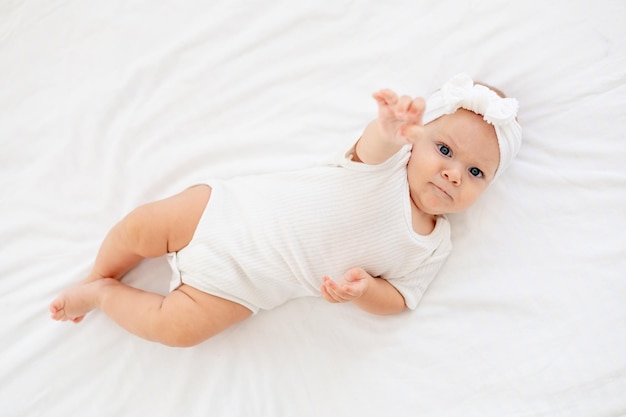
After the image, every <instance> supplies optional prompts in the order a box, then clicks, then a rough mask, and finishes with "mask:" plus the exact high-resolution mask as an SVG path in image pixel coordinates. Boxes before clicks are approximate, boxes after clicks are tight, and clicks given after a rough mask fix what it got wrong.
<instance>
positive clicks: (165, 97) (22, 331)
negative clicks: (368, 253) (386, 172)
mask: <svg viewBox="0 0 626 417" xmlns="http://www.w3.org/2000/svg"><path fill="white" fill-rule="evenodd" d="M625 19H626V3H624V2H623V1H610V0H607V1H600V2H564V1H560V2H545V1H540V0H530V1H524V2H509V1H501V2H497V1H485V2H462V1H435V0H420V1H416V0H397V1H396V0H392V1H388V2H387V1H385V2H383V1H378V0H356V1H355V0H332V1H331V0H318V1H315V2H308V1H303V2H287V1H280V0H267V1H262V2H261V1H257V2H253V1H248V2H243V1H240V0H234V1H230V0H229V1H226V0H222V1H213V2H204V1H200V0H181V1H176V2H173V1H163V0H152V1H145V0H135V1H121V0H111V1H101V2H84V1H79V0H31V1H9V2H3V3H2V4H0V80H2V87H1V88H0V210H1V211H0V214H1V215H2V222H1V223H0V238H1V242H2V247H1V248H2V249H1V250H0V279H1V280H2V285H1V287H0V288H1V289H0V295H1V298H0V300H1V302H0V317H1V320H2V325H1V326H0V341H1V342H0V345H1V348H0V358H1V359H0V410H1V411H0V414H1V415H2V416H7V417H9V416H11V417H13V416H16V417H17V416H44V415H45V416H53V417H54V416H69V415H75V416H81V417H84V416H142V417H143V416H209V415H211V416H285V417H286V416H301V417H305V416H353V415H354V416H380V415H383V416H392V415H393V416H418V415H419V416H463V417H467V416H480V417H491V416H492V417H496V416H497V417H501V416H551V417H552V416H580V417H587V416H596V417H613V416H620V415H626V395H625V393H626V303H625V302H624V301H625V300H626V232H625V230H626V140H624V134H625V133H624V132H625V131H626V110H625V108H626V29H625V28H626V26H624V21H625ZM458 72H467V73H469V74H471V75H472V76H473V77H475V78H476V79H478V80H482V81H484V82H487V83H489V84H493V85H496V86H498V87H499V88H501V89H502V90H504V91H505V92H506V93H507V94H508V95H511V96H515V97H517V98H518V99H519V101H520V104H521V110H520V114H519V120H520V123H521V124H522V125H523V127H524V144H523V146H522V149H521V152H520V154H519V157H518V159H517V160H516V161H514V163H513V164H512V166H511V167H510V169H509V170H508V171H507V172H506V173H505V174H504V175H503V176H502V177H501V178H500V179H499V180H498V182H496V183H494V185H493V186H492V187H491V188H490V189H489V190H488V192H487V193H486V194H485V195H484V196H483V197H481V199H480V200H479V202H478V203H477V204H476V205H475V206H474V207H473V208H472V209H470V210H469V211H468V212H466V213H463V214H460V215H455V216H451V222H452V227H453V244H454V251H453V254H452V256H451V257H450V259H449V260H448V262H447V263H446V265H445V266H444V268H443V270H442V271H441V272H440V274H439V276H438V277H437V278H436V280H435V281H434V283H433V284H432V286H431V287H430V289H429V290H428V292H427V294H426V296H425V297H424V299H423V300H422V302H421V304H420V306H419V307H418V309H417V310H416V311H414V312H407V313H403V314H401V315H398V316H393V317H377V316H371V315H368V314H366V313H363V312H362V311H360V310H358V309H357V308H355V307H354V306H352V305H347V304H342V305H331V304H329V303H326V302H325V301H324V300H322V299H303V300H297V301H293V302H290V303H288V304H286V305H284V306H283V307H280V308H278V309H276V310H273V311H270V312H262V313H260V314H258V315H256V316H254V317H252V318H251V319H250V320H248V321H246V322H244V323H242V324H240V325H237V326H235V327H233V328H231V329H229V330H227V331H226V332H225V333H223V334H221V335H219V336H217V337H215V338H213V339H210V340H208V341H207V342H205V343H203V344H201V345H199V346H197V347H194V348H189V349H173V348H167V347H164V346H161V345H157V344H154V343H149V342H146V341H143V340H141V339H138V338H136V337H134V336H131V335H130V334H128V333H126V332H125V331H123V330H121V329H120V328H119V327H117V326H116V325H115V324H114V323H113V322H111V321H110V320H109V319H108V318H107V317H105V316H104V315H103V314H102V313H100V312H94V313H91V314H90V315H88V316H87V318H86V319H85V321H84V322H83V323H81V324H79V325H73V324H69V323H57V322H54V321H52V320H50V319H49V317H48V311H47V310H48V304H49V302H50V301H51V300H52V299H53V298H54V297H55V296H56V294H58V293H59V292H60V291H62V290H63V289H64V288H67V287H69V286H71V285H73V284H74V283H76V282H77V281H79V280H80V279H82V278H83V277H84V276H85V274H86V273H87V272H88V271H89V268H90V266H91V263H92V261H93V258H94V255H95V253H96V251H97V249H98V246H99V244H100V242H101V240H102V238H103V237H104V235H105V233H106V232H107V231H108V229H109V228H110V227H111V226H112V225H113V224H114V223H115V222H116V221H117V220H119V219H120V218H121V217H122V216H123V215H124V214H125V213H127V212H128V211H129V210H131V209H132V208H134V207H135V206H137V205H139V204H141V203H143V202H147V201H150V200H154V199H158V198H162V197H166V196H168V195H170V194H172V193H175V192H178V191H180V190H181V189H183V188H184V187H186V186H188V185H191V184H193V183H195V182H197V181H198V180H200V179H203V178H206V177H218V176H219V177H230V176H233V175H237V174H244V173H257V172H268V171H273V170H279V169H291V168H296V167H303V166H310V165H313V164H316V163H317V162H318V161H320V160H322V159H324V158H325V157H326V156H327V155H328V154H330V153H333V152H335V151H337V150H338V149H342V148H344V147H345V146H346V145H347V144H349V143H350V142H352V141H354V140H355V139H356V138H358V136H359V134H360V133H361V131H362V129H363V127H364V126H365V125H366V124H367V123H368V122H369V120H371V119H372V118H373V117H374V116H375V114H376V104H375V102H374V100H373V99H371V93H372V92H373V91H375V90H377V89H380V88H392V89H395V90H397V91H398V92H401V93H404V94H409V95H426V94H428V93H430V92H431V91H432V90H433V89H435V88H437V87H438V86H439V85H440V84H441V82H443V81H444V80H446V79H448V78H449V77H450V76H451V75H453V74H455V73H458ZM168 274H169V272H168V268H167V265H166V261H165V259H154V260H149V261H146V262H144V263H143V264H141V265H140V267H139V268H137V269H136V270H134V271H133V272H131V273H130V274H129V275H128V276H127V277H126V280H127V282H128V283H130V284H132V285H135V286H138V287H140V288H144V289H149V290H154V291H157V292H160V293H166V291H167V283H168V282H167V281H168V276H169V275H168Z"/></svg>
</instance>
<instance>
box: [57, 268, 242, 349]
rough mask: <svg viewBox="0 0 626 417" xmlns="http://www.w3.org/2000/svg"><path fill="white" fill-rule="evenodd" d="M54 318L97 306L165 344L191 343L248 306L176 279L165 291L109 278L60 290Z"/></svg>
mask: <svg viewBox="0 0 626 417" xmlns="http://www.w3.org/2000/svg"><path fill="white" fill-rule="evenodd" d="M60 298H62V304H63V308H62V309H60V310H58V311H57V313H56V314H57V319H58V320H73V319H74V318H75V317H81V316H83V315H85V314H86V313H87V312H89V311H90V310H92V309H94V308H99V309H101V310H102V311H103V312H104V313H105V314H107V315H108V316H109V317H111V318H112V319H113V320H114V321H115V322H117V323H118V324H119V325H120V326H122V327H123V328H124V329H126V330H128V331H129V332H131V333H133V334H135V335H137V336H139V337H142V338H144V339H147V340H150V341H154V342H159V343H163V344H165V345H168V346H177V347H187V346H193V345H196V344H198V343H200V342H202V341H204V340H206V339H208V338H209V337H211V336H214V335H215V334H217V333H219V332H221V331H222V330H224V329H226V328H227V327H229V326H230V325H232V324H235V323H238V322H240V321H242V320H244V319H245V318H247V317H249V316H250V315H251V314H252V312H251V311H250V310H248V309H247V308H245V307H243V306H242V305H240V304H237V303H233V302H231V301H228V300H224V299H222V298H219V297H215V296H212V295H209V294H206V293H203V292H202V291H199V290H196V289H195V288H192V287H189V286H187V285H184V284H183V285H181V286H180V287H179V288H178V289H177V290H174V291H173V292H171V293H170V294H169V295H167V296H166V297H164V296H162V295H158V294H153V293H149V292H146V291H142V290H139V289H137V288H133V287H130V286H128V285H125V284H123V283H121V282H119V281H118V280H114V279H100V280H96V281H93V282H90V283H85V284H82V285H79V286H77V287H74V288H73V289H71V290H68V291H66V292H65V293H64V294H62V295H61V297H60Z"/></svg>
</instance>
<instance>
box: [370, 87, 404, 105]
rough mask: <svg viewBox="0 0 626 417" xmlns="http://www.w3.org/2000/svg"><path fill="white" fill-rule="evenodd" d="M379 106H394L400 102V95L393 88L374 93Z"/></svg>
mask: <svg viewBox="0 0 626 417" xmlns="http://www.w3.org/2000/svg"><path fill="white" fill-rule="evenodd" d="M372 97H374V99H375V100H376V101H377V102H378V105H379V106H393V105H395V104H396V103H397V102H398V95H397V94H396V93H394V92H393V91H391V90H386V89H385V90H380V91H377V92H375V93H374V94H372Z"/></svg>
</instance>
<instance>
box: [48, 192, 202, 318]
mask: <svg viewBox="0 0 626 417" xmlns="http://www.w3.org/2000/svg"><path fill="white" fill-rule="evenodd" d="M210 196H211V188H210V187H208V186H196V187H192V188H188V189H186V190H185V191H183V192H181V193H179V194H177V195H175V196H173V197H170V198H166V199H165V200H160V201H156V202H153V203H149V204H145V205H143V206H140V207H138V208H137V209H135V210H133V211H132V212H131V213H130V214H128V215H127V216H126V217H125V218H124V219H122V220H121V221H120V222H119V223H118V224H116V225H115V226H114V227H113V228H112V229H111V231H110V232H109V233H108V234H107V236H106V238H105V239H104V241H103V242H102V245H101V246H100V250H99V251H98V255H97V256H96V261H95V264H94V267H93V270H92V271H91V273H90V274H89V276H88V277H87V279H85V280H84V281H83V283H81V284H79V286H80V285H85V284H88V283H91V282H94V281H96V280H99V279H101V278H113V279H116V280H119V279H121V278H122V277H123V276H124V274H126V272H128V271H129V270H130V269H131V268H133V267H134V266H136V265H137V264H138V263H139V262H140V261H141V260H142V259H143V258H155V257H159V256H161V255H165V254H166V253H168V252H175V251H178V250H180V249H182V248H184V247H185V246H187V244H188V243H189V242H190V241H191V239H192V237H193V235H194V233H195V230H196V227H197V225H198V222H199V221H200V217H201V216H202V212H203V211H204V208H205V206H206V204H207V202H208V201H209V198H210ZM81 291H83V289H80V290H79V289H78V288H76V287H75V288H72V289H70V290H68V291H66V292H64V293H63V294H61V295H60V296H59V297H57V298H56V299H55V300H54V301H53V302H52V304H51V305H50V312H51V313H52V318H56V319H57V320H59V318H57V317H62V316H65V317H66V316H67V315H63V314H62V313H59V312H60V311H61V310H63V309H64V308H65V306H64V300H66V299H67V298H68V297H67V296H66V295H67V294H66V293H67V292H73V293H77V292H81ZM57 313H58V314H57ZM82 318H83V317H82V315H76V316H75V317H73V318H72V319H71V320H72V321H74V322H75V323H78V322H79V321H81V320H82Z"/></svg>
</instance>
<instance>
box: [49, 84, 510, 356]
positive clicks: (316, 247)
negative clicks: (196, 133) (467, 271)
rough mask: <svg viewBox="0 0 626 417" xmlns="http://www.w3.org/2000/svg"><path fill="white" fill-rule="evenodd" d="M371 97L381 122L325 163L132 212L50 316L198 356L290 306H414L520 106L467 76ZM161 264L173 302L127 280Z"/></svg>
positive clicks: (504, 152)
mask: <svg viewBox="0 0 626 417" xmlns="http://www.w3.org/2000/svg"><path fill="white" fill-rule="evenodd" d="M373 96H374V98H375V99H376V101H377V103H378V118H377V119H375V120H374V121H372V122H371V123H370V124H369V125H368V126H367V127H366V128H365V130H364V132H363V135H362V136H361V138H360V139H359V140H358V141H357V142H356V144H355V145H354V146H352V148H351V149H350V150H349V151H348V152H346V153H343V154H342V155H341V157H339V158H337V160H336V161H334V162H333V163H330V164H328V165H325V166H319V167H315V168H309V169H303V170H299V171H294V172H287V173H277V174H265V175H257V176H242V177H236V178H233V179H230V180H217V179H216V180H211V181H207V183H206V184H201V185H196V186H193V187H191V188H188V189H186V190H185V191H183V192H181V193H180V194H177V195H175V196H173V197H170V198H167V199H164V200H161V201H157V202H153V203H149V204H146V205H143V206H140V207H139V208H137V209H135V210H133V211H132V212H131V213H130V214H128V215H127V216H126V217H125V218H124V219H123V220H121V221H120V222H119V223H118V224H117V225H115V226H114V227H113V228H112V229H111V231H110V232H109V233H108V235H107V236H106V238H105V239H104V241H103V243H102V246H101V247H100V250H99V252H98V254H97V257H96V260H95V263H94V266H93V269H92V271H91V273H90V274H89V276H88V277H87V278H86V279H85V280H84V281H83V282H81V283H80V284H78V285H77V286H75V287H73V288H71V289H69V290H66V291H65V292H63V293H62V294H60V295H59V296H58V297H57V298H56V299H55V300H54V301H53V302H52V303H51V305H50V313H51V316H52V318H53V319H55V320H61V321H66V320H70V321H73V322H75V323H78V322H80V321H81V320H83V318H84V316H85V314H87V313H88V312H89V311H91V310H93V309H96V308H97V309H100V310H102V311H103V312H104V313H105V314H106V315H108V316H109V317H110V318H111V319H113V320H114V321H115V322H117V323H118V324H119V325H120V326H122V327H123V328H125V329H126V330H128V331H129V332H131V333H133V334H135V335H137V336H140V337H142V338H145V339H147V340H151V341H156V342H160V343H163V344H166V345H170V346H193V345H196V344H198V343H201V342H202V341H204V340H206V339H207V338H209V337H211V336H213V335H215V334H217V333H219V332H221V331H222V330H224V329H226V328H227V327H229V326H231V325H233V324H235V323H238V322H240V321H242V320H244V319H246V318H247V317H249V316H251V315H252V314H255V313H256V312H258V311H259V310H261V309H271V308H274V307H276V306H279V305H281V304H283V303H285V302H286V301H288V300H290V299H293V298H297V297H305V296H320V295H321V296H322V297H323V298H324V299H325V300H327V301H329V302H331V303H343V302H352V303H353V304H354V305H356V306H358V307H359V308H361V309H363V310H365V311H367V312H370V313H374V314H395V313H399V312H401V311H403V310H405V309H406V308H409V309H414V308H416V306H417V304H418V302H419V301H420V299H421V297H422V295H423V294H424V292H425V291H426V288H427V287H428V285H429V284H430V282H431V281H432V280H433V278H434V277H435V275H436V274H437V272H438V270H439V268H440V267H441V266H442V264H443V262H444V261H445V259H446V258H447V256H448V254H449V253H450V250H451V244H450V228H449V223H448V220H447V218H446V216H445V214H446V213H457V212H460V211H462V210H465V209H467V208H468V207H470V206H471V205H472V204H473V203H474V202H475V201H476V199H477V198H478V197H479V196H480V195H481V194H482V193H483V192H484V191H485V189H487V187H488V186H489V184H490V183H491V182H492V181H493V180H494V179H495V178H496V177H498V176H499V175H500V174H501V173H502V171H503V170H504V169H505V168H506V166H507V165H508V164H509V163H510V162H511V160H512V159H513V157H514V156H515V155H516V153H517V151H518V149H519V147H520V144H521V127H520V125H519V124H518V123H517V120H516V114H517V108H518V104H517V101H516V100H515V99H512V98H504V97H503V95H501V94H500V93H497V92H496V90H494V89H492V88H490V87H487V86H485V85H481V84H475V83H474V82H473V81H472V80H471V78H469V77H468V76H466V75H463V74H461V75H457V76H455V77H454V78H452V79H451V80H450V81H449V82H447V83H446V84H444V85H443V87H442V88H441V89H440V90H438V91H436V92H435V93H434V94H433V95H431V96H430V97H429V98H428V100H427V101H426V102H424V100H422V99H421V98H415V99H412V98H410V97H408V96H400V97H399V96H397V95H396V94H395V93H394V92H392V91H389V90H382V91H379V92H377V93H375V94H374V95H373ZM162 255H167V257H168V261H169V262H170V265H171V267H172V271H173V277H172V281H171V291H170V293H169V294H168V295H167V296H163V295H160V294H155V293H150V292H146V291H142V290H139V289H137V288H133V287H130V286H128V285H125V284H124V283H122V282H121V279H122V277H123V276H124V274H126V273H127V272H128V271H129V270H130V269H131V268H133V267H134V266H136V265H137V264H138V263H139V262H140V261H141V260H142V259H144V258H152V257H158V256H162Z"/></svg>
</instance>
